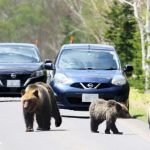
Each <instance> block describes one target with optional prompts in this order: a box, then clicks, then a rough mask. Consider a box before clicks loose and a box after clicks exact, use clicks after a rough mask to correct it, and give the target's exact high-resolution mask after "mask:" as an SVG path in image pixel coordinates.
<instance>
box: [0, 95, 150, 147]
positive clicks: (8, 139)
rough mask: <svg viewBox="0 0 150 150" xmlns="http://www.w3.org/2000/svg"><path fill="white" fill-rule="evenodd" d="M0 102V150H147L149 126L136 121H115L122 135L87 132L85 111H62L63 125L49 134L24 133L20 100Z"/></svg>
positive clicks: (86, 113) (148, 145) (101, 129)
mask: <svg viewBox="0 0 150 150" xmlns="http://www.w3.org/2000/svg"><path fill="white" fill-rule="evenodd" d="M6 100H7V98H6V99H5V100H0V101H1V102H0V150H131V149H132V150H150V130H149V128H148V124H147V123H145V122H143V121H139V120H137V119H118V120H117V127H118V129H119V131H122V132H123V135H114V134H110V135H107V134H104V130H105V122H104V123H102V124H101V126H99V131H100V133H91V132H90V120H89V113H88V111H73V110H63V109H61V110H60V112H61V115H62V119H63V122H62V125H61V127H58V128H56V127H55V126H54V120H52V126H51V131H43V132H38V131H36V127H37V124H36V123H35V124H34V128H35V131H34V132H25V124H24V119H23V115H22V107H21V103H20V102H19V100H18V101H17V102H16V101H14V100H15V99H14V100H13V101H11V102H4V101H6Z"/></svg>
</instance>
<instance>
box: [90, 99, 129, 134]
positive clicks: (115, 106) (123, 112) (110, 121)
mask: <svg viewBox="0 0 150 150" xmlns="http://www.w3.org/2000/svg"><path fill="white" fill-rule="evenodd" d="M89 112H90V121H91V131H92V132H98V131H97V130H98V126H99V124H101V123H102V122H103V121H104V120H106V129H105V133H106V134H110V130H111V131H112V132H113V133H114V134H122V132H119V131H118V129H117V127H116V125H115V122H116V120H117V118H118V117H123V118H130V117H131V116H130V114H129V112H128V110H127V108H126V107H125V106H124V105H123V104H120V103H118V102H116V101H114V100H108V101H106V100H103V99H99V100H95V101H93V102H92V103H91V105H90V107H89Z"/></svg>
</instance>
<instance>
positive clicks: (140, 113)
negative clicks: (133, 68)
mask: <svg viewBox="0 0 150 150" xmlns="http://www.w3.org/2000/svg"><path fill="white" fill-rule="evenodd" d="M149 103H150V93H142V92H140V91H138V90H136V89H133V88H131V90H130V96H129V112H130V114H131V115H132V116H133V117H135V118H137V119H141V120H143V121H147V110H148V104H149Z"/></svg>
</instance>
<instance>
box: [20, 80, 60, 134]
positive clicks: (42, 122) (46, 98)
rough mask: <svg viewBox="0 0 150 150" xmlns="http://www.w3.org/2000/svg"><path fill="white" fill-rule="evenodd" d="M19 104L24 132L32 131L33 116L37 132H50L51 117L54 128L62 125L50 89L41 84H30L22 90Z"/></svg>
mask: <svg viewBox="0 0 150 150" xmlns="http://www.w3.org/2000/svg"><path fill="white" fill-rule="evenodd" d="M21 93H22V96H21V102H22V106H23V114H24V119H25V124H26V131H27V132H31V131H33V122H34V115H36V121H37V124H38V128H37V130H44V131H46V130H50V125H51V117H53V118H54V119H55V126H56V127H58V126H60V125H61V123H62V118H61V115H60V112H59V109H58V106H57V103H56V99H55V96H54V93H53V90H52V89H51V87H50V86H49V85H47V84H45V83H43V82H37V83H34V84H30V85H28V86H27V87H26V89H25V90H23V91H22V92H21Z"/></svg>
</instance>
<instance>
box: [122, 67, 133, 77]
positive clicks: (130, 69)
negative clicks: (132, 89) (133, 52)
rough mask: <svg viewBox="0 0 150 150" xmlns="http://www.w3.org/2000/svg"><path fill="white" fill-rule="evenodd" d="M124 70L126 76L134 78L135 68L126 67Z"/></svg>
mask: <svg viewBox="0 0 150 150" xmlns="http://www.w3.org/2000/svg"><path fill="white" fill-rule="evenodd" d="M123 70H124V72H125V74H126V76H127V77H130V76H132V73H133V70H134V68H133V66H131V65H125V67H124V69H123Z"/></svg>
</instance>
